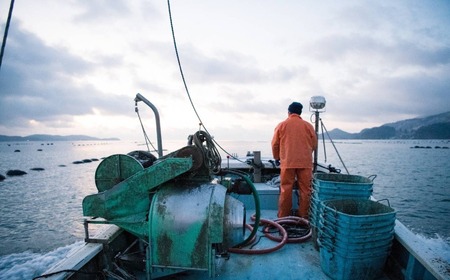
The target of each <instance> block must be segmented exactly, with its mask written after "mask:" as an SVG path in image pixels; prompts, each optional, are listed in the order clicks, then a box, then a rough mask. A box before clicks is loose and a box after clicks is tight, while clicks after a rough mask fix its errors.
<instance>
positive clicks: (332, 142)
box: [320, 119, 350, 174]
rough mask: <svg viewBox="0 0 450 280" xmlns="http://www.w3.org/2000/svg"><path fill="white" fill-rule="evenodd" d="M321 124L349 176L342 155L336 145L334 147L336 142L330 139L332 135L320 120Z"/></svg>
mask: <svg viewBox="0 0 450 280" xmlns="http://www.w3.org/2000/svg"><path fill="white" fill-rule="evenodd" d="M320 124H321V125H322V128H323V129H325V132H326V133H327V135H328V138H329V139H330V141H331V144H332V145H333V148H334V150H335V151H336V153H337V155H338V157H339V160H340V161H341V163H342V165H343V166H344V168H345V171H347V174H350V173H349V172H348V169H347V167H346V166H345V163H344V161H343V160H342V158H341V155H340V154H339V151H338V149H337V148H336V145H334V141H333V139H331V137H330V134H329V133H328V130H327V128H326V127H325V125H324V124H323V122H322V119H320Z"/></svg>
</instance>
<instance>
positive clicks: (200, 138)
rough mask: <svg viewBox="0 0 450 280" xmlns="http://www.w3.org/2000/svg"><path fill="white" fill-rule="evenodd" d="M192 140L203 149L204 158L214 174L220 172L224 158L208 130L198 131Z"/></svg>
mask: <svg viewBox="0 0 450 280" xmlns="http://www.w3.org/2000/svg"><path fill="white" fill-rule="evenodd" d="M192 140H193V142H194V144H195V146H197V148H199V149H200V150H201V151H202V154H203V160H204V162H205V164H206V166H207V167H208V169H209V170H210V171H211V172H212V173H214V174H217V173H219V172H220V167H221V163H222V159H221V157H220V153H219V151H218V150H217V148H216V146H215V145H214V142H213V141H212V138H211V136H210V135H209V134H208V133H207V132H204V131H197V132H196V133H195V134H194V136H193V139H192ZM204 144H205V145H204Z"/></svg>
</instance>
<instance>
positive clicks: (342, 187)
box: [310, 173, 375, 230]
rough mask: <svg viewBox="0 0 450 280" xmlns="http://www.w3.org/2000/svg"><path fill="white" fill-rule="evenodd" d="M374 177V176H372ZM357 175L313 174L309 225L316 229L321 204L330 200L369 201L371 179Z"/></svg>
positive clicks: (371, 188) (371, 189) (371, 187)
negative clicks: (352, 199)
mask: <svg viewBox="0 0 450 280" xmlns="http://www.w3.org/2000/svg"><path fill="white" fill-rule="evenodd" d="M372 176H375V175H372ZM372 176H369V177H363V176H358V175H347V174H338V173H315V174H314V178H313V192H312V196H311V206H310V223H311V225H312V227H313V229H314V230H316V229H317V226H318V219H319V216H320V212H321V202H322V201H324V200H330V199H349V198H354V199H369V198H370V196H371V195H372V191H373V179H375V177H374V178H371V177H372Z"/></svg>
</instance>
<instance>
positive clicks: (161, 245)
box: [83, 131, 254, 279]
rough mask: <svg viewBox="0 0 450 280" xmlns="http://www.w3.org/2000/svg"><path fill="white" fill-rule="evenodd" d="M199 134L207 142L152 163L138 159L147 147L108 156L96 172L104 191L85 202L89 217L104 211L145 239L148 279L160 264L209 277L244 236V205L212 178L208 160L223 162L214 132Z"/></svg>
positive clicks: (161, 267)
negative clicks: (213, 143)
mask: <svg viewBox="0 0 450 280" xmlns="http://www.w3.org/2000/svg"><path fill="white" fill-rule="evenodd" d="M196 135H197V138H200V139H202V140H199V141H194V142H195V143H194V144H191V145H188V146H186V147H184V148H182V149H180V150H177V151H175V152H174V153H171V154H169V155H166V156H164V157H160V158H159V159H156V158H155V157H153V158H152V156H149V157H148V158H149V159H150V161H151V164H149V163H148V162H149V161H148V160H147V161H146V162H145V163H144V164H143V163H142V160H139V159H136V158H139V156H137V155H139V154H141V155H142V152H133V153H134V154H133V153H130V154H131V155H133V156H134V157H133V156H130V154H129V155H112V156H110V157H107V158H105V159H104V160H103V161H102V162H101V163H100V164H99V166H98V168H97V170H96V174H95V182H96V186H97V189H98V191H99V193H97V194H93V195H89V196H86V197H85V198H84V200H83V214H84V216H91V217H101V218H103V219H104V220H103V221H104V223H111V224H115V225H117V226H119V227H121V228H122V229H124V230H125V231H127V232H129V233H131V234H132V235H134V236H135V237H137V239H138V240H141V241H142V244H145V250H144V251H145V267H146V268H145V270H146V273H147V278H149V279H150V278H152V277H153V276H154V275H155V271H160V270H164V271H165V273H167V271H169V273H174V272H179V271H180V270H205V271H208V272H209V275H210V276H212V275H214V269H215V265H214V258H215V255H216V254H218V253H220V252H223V251H226V249H227V248H230V247H233V246H236V245H238V244H241V243H243V242H245V241H244V223H245V209H244V205H243V204H242V203H241V202H240V201H238V200H237V199H235V198H233V197H232V196H231V195H229V194H228V189H227V188H226V187H224V186H223V185H221V184H219V183H218V180H216V179H214V177H215V176H213V172H212V169H211V164H210V163H211V162H215V163H218V164H219V168H220V157H219V160H218V161H217V159H216V160H212V161H211V158H208V155H210V154H211V148H210V147H208V146H207V144H206V142H207V141H206V140H205V139H206V138H207V137H209V135H207V134H206V133H205V132H202V131H199V132H197V134H196ZM149 155H151V154H149ZM148 158H147V159H148ZM144 166H147V167H146V168H144ZM216 171H217V170H216ZM249 184H251V182H249ZM253 188H254V187H253ZM100 223H102V222H100Z"/></svg>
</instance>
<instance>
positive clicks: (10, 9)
mask: <svg viewBox="0 0 450 280" xmlns="http://www.w3.org/2000/svg"><path fill="white" fill-rule="evenodd" d="M13 8H14V0H11V4H10V5H9V13H8V19H7V20H6V27H5V33H4V35H3V42H2V49H1V51H0V69H1V68H2V61H3V53H4V52H5V46H6V39H7V38H8V30H9V23H10V22H11V16H12V11H13Z"/></svg>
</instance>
